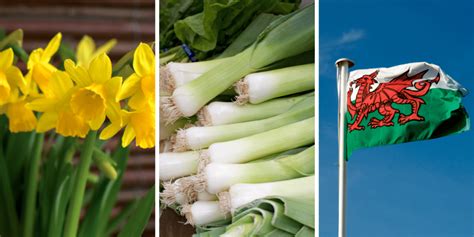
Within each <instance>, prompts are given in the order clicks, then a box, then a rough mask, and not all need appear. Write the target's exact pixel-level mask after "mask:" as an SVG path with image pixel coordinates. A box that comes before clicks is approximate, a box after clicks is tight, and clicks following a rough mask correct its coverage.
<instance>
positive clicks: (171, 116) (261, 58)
mask: <svg viewBox="0 0 474 237" xmlns="http://www.w3.org/2000/svg"><path fill="white" fill-rule="evenodd" d="M313 48H314V8H313V7H306V8H304V9H302V10H300V11H297V12H294V13H292V14H289V15H287V16H284V17H281V18H279V19H277V20H275V21H274V22H272V24H270V26H268V27H267V28H266V29H265V30H264V31H263V32H262V33H261V34H260V35H259V37H258V39H257V41H256V42H255V43H254V44H253V45H252V46H250V47H249V48H247V49H246V50H244V51H243V52H241V53H240V54H237V55H235V56H232V57H229V58H226V59H225V62H222V63H219V65H218V66H216V67H214V68H213V69H211V70H209V71H207V72H205V73H204V74H202V75H201V76H200V77H198V78H197V79H195V80H192V81H190V82H188V83H186V84H184V85H182V86H180V87H177V88H176V89H175V90H174V92H173V95H172V96H171V97H170V98H169V99H168V100H165V101H163V102H164V103H161V105H160V106H161V110H162V111H163V113H164V116H165V117H166V122H167V123H172V122H174V121H176V120H177V119H178V118H180V117H189V116H192V115H194V114H196V113H197V112H198V111H199V110H200V109H201V108H202V107H203V106H204V105H206V104H207V103H208V102H209V101H211V100H212V99H213V98H215V97H216V96H217V95H219V94H220V93H222V92H223V91H225V90H226V89H227V88H229V87H230V86H232V84H234V83H235V82H236V81H238V80H240V79H241V78H242V77H244V76H246V75H247V74H249V73H251V72H255V71H258V70H259V69H260V68H263V67H265V66H267V65H270V64H272V63H274V62H277V61H279V60H281V59H284V58H288V57H291V56H294V55H297V54H300V53H302V52H305V51H308V50H311V49H313Z"/></svg>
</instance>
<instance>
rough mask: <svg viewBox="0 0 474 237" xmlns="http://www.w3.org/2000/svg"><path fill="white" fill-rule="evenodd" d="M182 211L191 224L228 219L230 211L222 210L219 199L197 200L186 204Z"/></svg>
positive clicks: (203, 223)
mask: <svg viewBox="0 0 474 237" xmlns="http://www.w3.org/2000/svg"><path fill="white" fill-rule="evenodd" d="M181 213H182V214H183V215H184V216H185V217H186V219H187V223H189V224H191V225H198V226H200V225H205V224H209V223H212V222H216V221H221V220H225V219H228V218H229V217H230V215H229V213H225V212H223V211H221V210H220V206H219V202H218V201H197V202H195V203H193V204H190V205H184V206H183V209H182V210H181Z"/></svg>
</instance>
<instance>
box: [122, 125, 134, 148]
mask: <svg viewBox="0 0 474 237" xmlns="http://www.w3.org/2000/svg"><path fill="white" fill-rule="evenodd" d="M134 138H135V131H133V128H132V126H130V125H128V126H127V127H125V130H124V131H123V136H122V147H127V146H128V145H130V143H131V142H132V141H133V139H134Z"/></svg>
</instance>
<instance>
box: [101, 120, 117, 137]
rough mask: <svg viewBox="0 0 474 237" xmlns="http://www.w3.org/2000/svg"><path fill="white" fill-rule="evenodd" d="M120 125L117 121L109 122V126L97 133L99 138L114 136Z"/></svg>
mask: <svg viewBox="0 0 474 237" xmlns="http://www.w3.org/2000/svg"><path fill="white" fill-rule="evenodd" d="M120 129H122V127H121V126H120V125H119V124H117V123H111V124H109V126H107V127H105V128H104V129H103V130H102V132H101V133H100V135H99V139H101V140H108V139H110V138H112V137H113V136H115V134H117V133H118V132H119V131H120Z"/></svg>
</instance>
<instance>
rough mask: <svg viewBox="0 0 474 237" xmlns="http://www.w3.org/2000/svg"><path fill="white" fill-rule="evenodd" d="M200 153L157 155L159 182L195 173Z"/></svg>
mask: <svg viewBox="0 0 474 237" xmlns="http://www.w3.org/2000/svg"><path fill="white" fill-rule="evenodd" d="M199 159H200V152H198V151H189V152H178V153H172V152H166V153H160V155H159V163H160V165H159V167H160V168H159V169H160V180H162V181H166V180H171V179H175V178H180V177H183V176H188V175H191V174H195V173H196V172H197V168H198V163H199Z"/></svg>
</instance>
